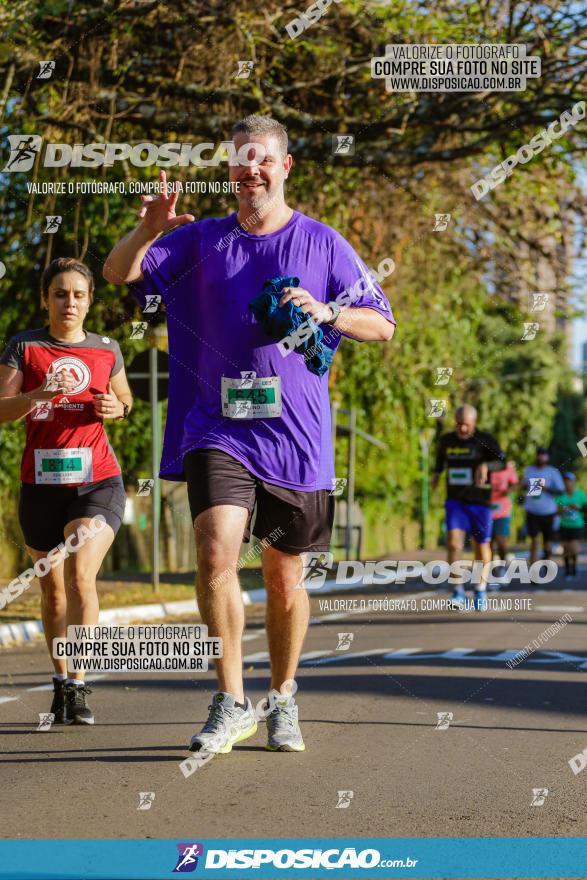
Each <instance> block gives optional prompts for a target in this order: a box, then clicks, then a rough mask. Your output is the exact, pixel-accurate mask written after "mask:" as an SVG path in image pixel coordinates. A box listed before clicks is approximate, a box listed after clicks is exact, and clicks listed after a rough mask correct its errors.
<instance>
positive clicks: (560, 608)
mask: <svg viewBox="0 0 587 880" xmlns="http://www.w3.org/2000/svg"><path fill="white" fill-rule="evenodd" d="M530 610H532V611H585V608H584V607H583V605H535V606H534V608H532V609H530Z"/></svg>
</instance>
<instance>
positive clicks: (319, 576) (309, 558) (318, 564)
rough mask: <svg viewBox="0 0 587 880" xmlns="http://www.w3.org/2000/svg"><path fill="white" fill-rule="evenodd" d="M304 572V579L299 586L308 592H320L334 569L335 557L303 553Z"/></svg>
mask: <svg viewBox="0 0 587 880" xmlns="http://www.w3.org/2000/svg"><path fill="white" fill-rule="evenodd" d="M301 557H302V563H303V566H304V572H303V574H302V579H301V581H300V583H299V584H298V585H297V586H298V587H299V588H303V587H305V588H306V589H307V590H319V589H320V587H323V586H324V581H325V580H326V575H327V573H328V570H329V569H330V568H331V567H332V563H333V561H334V556H333V554H332V553H302V554H301Z"/></svg>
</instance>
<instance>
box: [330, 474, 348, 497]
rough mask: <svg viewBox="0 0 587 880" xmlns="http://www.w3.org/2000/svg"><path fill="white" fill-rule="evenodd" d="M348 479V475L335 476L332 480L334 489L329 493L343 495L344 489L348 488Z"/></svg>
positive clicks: (337, 495)
mask: <svg viewBox="0 0 587 880" xmlns="http://www.w3.org/2000/svg"><path fill="white" fill-rule="evenodd" d="M346 484H347V479H346V477H334V478H333V480H332V489H331V490H330V492H329V493H328V494H329V495H335V496H336V497H339V496H340V495H342V493H343V492H344V490H345V489H346Z"/></svg>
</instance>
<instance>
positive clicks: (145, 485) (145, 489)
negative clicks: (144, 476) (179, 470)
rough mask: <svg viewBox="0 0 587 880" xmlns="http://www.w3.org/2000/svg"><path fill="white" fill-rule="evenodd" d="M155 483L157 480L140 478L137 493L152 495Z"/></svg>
mask: <svg viewBox="0 0 587 880" xmlns="http://www.w3.org/2000/svg"><path fill="white" fill-rule="evenodd" d="M154 485H155V480H139V488H138V489H137V495H150V494H151V489H152V488H153V486H154Z"/></svg>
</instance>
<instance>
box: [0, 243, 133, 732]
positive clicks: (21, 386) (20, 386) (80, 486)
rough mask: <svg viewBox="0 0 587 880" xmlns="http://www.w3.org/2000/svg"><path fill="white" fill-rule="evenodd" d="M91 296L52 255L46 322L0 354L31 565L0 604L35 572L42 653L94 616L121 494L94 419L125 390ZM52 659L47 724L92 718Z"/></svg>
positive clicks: (74, 675) (78, 269)
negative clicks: (20, 438) (20, 431)
mask: <svg viewBox="0 0 587 880" xmlns="http://www.w3.org/2000/svg"><path fill="white" fill-rule="evenodd" d="M93 291H94V279H93V276H92V273H91V271H90V269H89V268H88V267H87V266H86V265H85V264H84V263H82V262H79V261H78V260H73V259H68V258H60V259H57V260H53V262H52V263H51V264H50V265H49V266H47V268H46V269H45V271H44V273H43V277H42V281H41V305H42V307H43V308H44V309H46V310H47V312H48V324H47V325H46V326H45V327H42V328H38V329H35V330H25V331H24V332H22V333H18V334H17V335H16V336H13V337H12V339H10V341H9V343H8V345H7V347H6V349H5V350H4V352H3V354H2V356H1V357H0V422H11V421H16V420H19V419H21V418H23V417H25V418H26V442H25V449H24V453H23V457H22V462H21V472H20V477H21V485H20V497H19V521H20V525H21V527H22V530H23V533H24V538H25V543H26V548H27V551H28V553H29V554H30V556H31V558H32V560H33V563H34V566H33V568H32V569H29V570H28V572H25V573H24V575H23V576H22V577H17V578H15V579H14V580H13V581H11V583H10V584H9V585H8V586H7V587H6V588H5V589H4V590H3V591H2V593H0V607H3V605H6V604H7V603H8V602H10V601H12V599H14V598H16V597H17V596H18V595H20V594H21V593H22V592H23V591H24V590H25V589H27V587H28V586H29V585H30V582H31V580H32V577H33V575H36V576H37V577H38V579H39V582H40V585H41V597H42V598H41V613H42V618H43V627H44V632H45V639H46V641H47V647H48V648H49V653H50V654H51V655H52V643H53V639H54V638H64V637H65V635H66V626H70V625H75V624H78V625H80V624H81V625H85V626H91V625H94V624H96V623H98V614H99V607H98V595H97V591H96V576H97V574H98V571H99V569H100V566H101V564H102V561H103V560H104V557H105V556H106V553H107V552H108V550H109V548H110V546H111V544H112V542H113V541H114V537H115V535H116V532H117V531H118V529H119V528H120V525H121V522H122V517H123V514H124V506H125V500H126V496H125V491H124V484H123V481H122V476H121V473H120V466H119V464H118V461H117V460H116V456H115V455H114V451H113V449H112V447H111V446H110V443H109V442H108V438H107V436H106V432H105V430H104V420H105V419H119V418H124V417H125V416H127V415H128V413H129V411H130V407H131V406H132V396H131V392H130V388H129V385H128V381H127V378H126V374H125V371H124V363H123V360H122V353H121V351H120V347H119V345H118V343H117V342H116V341H115V340H114V339H111V338H110V337H108V336H101V335H100V334H99V333H92V332H89V331H86V330H84V327H83V325H84V320H85V318H86V315H87V313H88V309H89V308H90V305H91V303H92V299H93ZM25 575H26V576H25ZM53 665H54V667H55V674H54V676H53V686H54V694H53V704H52V706H51V712H53V714H54V716H55V721H56V722H57V723H65V724H71V723H78V724H93V723H94V716H93V713H92V711H91V709H90V707H89V706H88V704H87V701H86V695H87V694H88V693H90V691H89V688H87V687H86V686H85V682H84V672H83V670H82V671H80V670H78V671H71V670H70V671H69V673H68V670H67V664H66V661H65V659H57V658H53ZM68 675H69V677H68Z"/></svg>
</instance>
